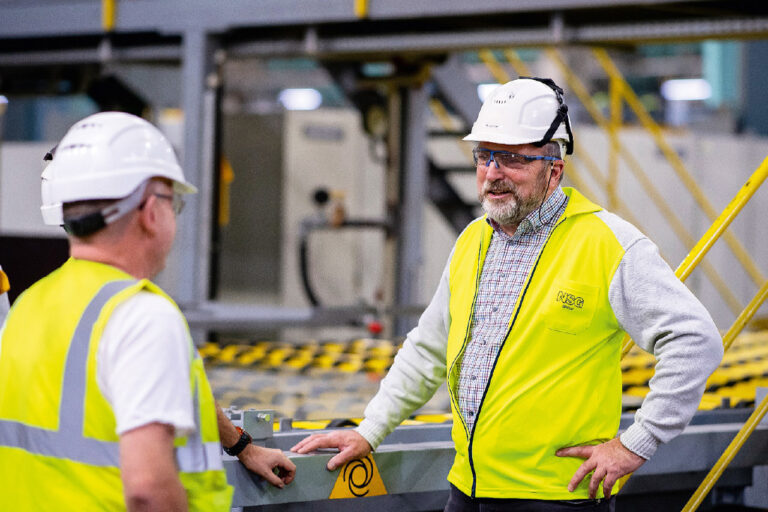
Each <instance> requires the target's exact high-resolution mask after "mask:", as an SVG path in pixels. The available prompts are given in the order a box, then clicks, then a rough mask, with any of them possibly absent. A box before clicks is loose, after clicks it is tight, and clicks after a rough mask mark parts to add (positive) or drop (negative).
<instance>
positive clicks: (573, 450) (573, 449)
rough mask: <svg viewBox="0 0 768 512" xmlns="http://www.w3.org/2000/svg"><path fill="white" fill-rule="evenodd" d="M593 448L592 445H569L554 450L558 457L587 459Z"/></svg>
mask: <svg viewBox="0 0 768 512" xmlns="http://www.w3.org/2000/svg"><path fill="white" fill-rule="evenodd" d="M594 450H595V447H594V446H591V445H585V446H569V447H568V448H560V449H559V450H557V451H556V452H555V455H557V456H558V457H579V458H582V459H588V458H590V457H591V456H592V452H593V451H594Z"/></svg>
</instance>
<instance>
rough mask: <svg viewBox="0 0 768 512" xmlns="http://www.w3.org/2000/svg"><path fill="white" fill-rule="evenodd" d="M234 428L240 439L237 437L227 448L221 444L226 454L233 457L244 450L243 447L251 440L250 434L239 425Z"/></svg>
mask: <svg viewBox="0 0 768 512" xmlns="http://www.w3.org/2000/svg"><path fill="white" fill-rule="evenodd" d="M235 429H236V430H237V433H238V434H240V439H238V440H237V442H236V443H235V444H233V445H232V446H230V447H229V448H227V447H225V446H223V445H222V448H224V451H225V452H226V454H227V455H231V456H233V457H235V456H237V455H238V454H239V453H240V452H242V451H243V450H245V447H246V446H248V445H249V444H251V441H253V439H252V438H251V434H249V433H248V432H246V431H245V430H243V429H241V428H240V427H235Z"/></svg>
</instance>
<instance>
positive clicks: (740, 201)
mask: <svg viewBox="0 0 768 512" xmlns="http://www.w3.org/2000/svg"><path fill="white" fill-rule="evenodd" d="M766 177H768V158H766V159H765V160H763V163H762V164H760V166H759V167H758V168H757V169H755V172H753V173H752V176H750V177H749V179H748V180H747V181H746V183H744V185H743V186H742V187H741V189H739V191H738V192H737V193H736V196H735V197H734V198H733V199H732V200H731V202H730V203H728V206H726V207H725V209H724V210H723V211H722V213H721V214H720V215H719V216H718V217H717V219H715V222H713V223H712V225H711V226H710V227H709V229H708V230H707V232H706V233H704V236H702V237H701V239H700V240H699V242H698V243H697V244H696V245H695V246H694V248H693V249H691V252H689V253H688V255H687V256H686V257H685V258H684V259H683V261H682V262H681V263H680V265H679V266H678V267H677V269H676V270H675V275H676V276H677V277H678V278H679V279H680V280H681V281H685V280H686V279H687V278H688V276H689V275H691V272H693V269H694V268H696V265H698V264H699V262H701V260H702V259H703V258H704V256H706V254H707V252H709V250H710V249H711V248H712V246H713V245H714V244H715V242H716V241H717V240H718V238H720V236H721V235H722V234H723V233H724V232H725V230H726V229H728V226H729V225H730V224H731V222H733V219H735V218H736V216H737V215H738V214H739V212H741V210H742V209H743V208H744V205H746V204H747V202H748V201H749V200H750V199H751V198H752V196H753V195H755V192H757V189H759V188H760V185H762V184H763V182H764V181H765V179H766ZM747 309H749V306H748V307H747ZM745 323H746V322H745ZM632 344H633V342H632V340H631V339H629V336H627V337H625V338H624V347H623V349H622V356H623V355H626V354H627V353H628V352H629V351H630V350H631V349H632ZM729 346H730V345H729Z"/></svg>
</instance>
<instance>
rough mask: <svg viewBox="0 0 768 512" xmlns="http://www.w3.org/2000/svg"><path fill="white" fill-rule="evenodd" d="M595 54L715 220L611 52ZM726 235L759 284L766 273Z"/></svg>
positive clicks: (714, 215)
mask: <svg viewBox="0 0 768 512" xmlns="http://www.w3.org/2000/svg"><path fill="white" fill-rule="evenodd" d="M592 53H593V54H594V56H595V58H596V59H597V61H598V62H599V63H600V65H601V66H602V67H603V69H604V70H605V72H606V73H607V74H608V76H609V77H610V78H611V80H618V81H620V82H621V83H622V84H623V87H622V92H623V96H624V99H625V100H626V102H627V104H628V105H629V106H630V108H631V109H632V110H633V111H634V112H635V115H637V118H638V119H639V120H640V123H641V124H642V125H643V126H644V127H645V129H646V130H648V132H649V133H650V134H651V136H652V137H653V138H654V140H655V141H656V144H657V146H658V147H659V149H661V151H662V153H663V154H664V156H665V157H666V158H667V160H668V161H669V163H670V165H671V166H672V169H673V170H674V171H675V173H677V175H678V177H679V178H680V180H681V181H682V182H683V184H684V185H685V186H686V187H687V188H688V190H689V191H690V192H691V195H692V196H693V198H694V200H695V201H696V203H697V204H698V205H699V207H700V208H701V209H702V211H704V214H705V215H707V217H709V219H710V220H711V221H713V220H714V219H715V218H716V217H717V211H716V210H715V208H714V206H712V203H710V202H709V199H707V197H706V195H705V194H704V192H703V191H702V190H701V188H700V187H699V186H698V184H697V183H696V180H695V179H694V178H693V176H691V174H690V172H688V170H687V169H686V167H685V164H683V161H682V160H681V159H680V157H679V156H678V155H677V152H676V151H675V150H674V149H673V148H672V147H671V146H670V145H669V143H668V142H667V141H666V140H665V139H664V136H663V133H662V129H661V127H660V126H659V125H658V123H656V121H654V120H653V118H652V117H651V116H650V114H649V113H648V111H647V110H646V109H645V107H644V106H643V104H642V103H641V102H640V99H639V98H638V97H637V95H636V94H635V92H634V91H633V90H632V88H631V87H629V84H627V81H626V79H625V78H624V76H623V75H622V73H621V71H620V70H619V68H618V67H616V64H614V62H613V60H611V58H610V57H609V56H608V52H606V51H605V50H604V49H602V48H593V49H592ZM723 236H724V238H725V241H726V243H727V244H728V246H729V247H730V248H731V250H732V251H733V253H734V255H735V256H736V258H737V259H738V260H739V261H740V262H741V264H742V265H743V266H744V268H745V270H746V271H747V273H748V274H749V275H750V277H751V278H752V280H753V281H754V282H755V284H757V285H760V283H762V282H763V281H765V276H763V273H762V271H761V270H760V269H759V268H758V267H757V265H756V264H755V262H754V261H753V260H752V258H751V257H750V256H749V253H748V252H747V250H746V249H745V248H744V246H743V245H742V244H741V242H740V241H739V239H738V238H736V236H735V235H733V234H732V233H727V232H726V233H724V234H723Z"/></svg>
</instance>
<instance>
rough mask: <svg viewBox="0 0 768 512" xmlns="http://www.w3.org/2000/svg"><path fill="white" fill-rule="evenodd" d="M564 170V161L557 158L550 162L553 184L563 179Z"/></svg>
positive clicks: (557, 183)
mask: <svg viewBox="0 0 768 512" xmlns="http://www.w3.org/2000/svg"><path fill="white" fill-rule="evenodd" d="M564 171H565V162H563V161H562V160H558V161H556V162H554V163H553V164H552V171H551V172H552V178H553V179H552V183H554V184H555V186H557V185H559V184H560V182H561V181H563V172H564Z"/></svg>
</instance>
